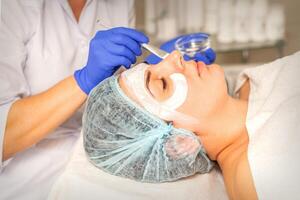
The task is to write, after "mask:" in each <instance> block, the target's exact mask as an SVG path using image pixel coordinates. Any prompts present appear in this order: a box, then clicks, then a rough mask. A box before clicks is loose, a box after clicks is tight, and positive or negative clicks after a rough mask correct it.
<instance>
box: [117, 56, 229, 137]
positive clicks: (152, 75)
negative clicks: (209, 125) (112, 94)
mask: <svg viewBox="0 0 300 200" xmlns="http://www.w3.org/2000/svg"><path fill="white" fill-rule="evenodd" d="M174 73H181V74H183V75H184V76H185V78H186V80H187V84H188V95H187V98H186V100H185V102H184V103H183V104H182V105H181V106H180V107H179V108H177V109H176V110H177V111H178V112H181V113H184V114H187V115H189V116H192V117H194V118H196V119H198V120H199V124H201V123H202V122H203V119H205V121H206V120H207V119H208V118H209V117H211V116H213V115H214V114H215V113H216V112H218V110H220V108H222V105H223V104H224V102H226V100H227V98H228V94H227V85H226V81H225V76H224V71H223V69H222V68H221V67H220V66H219V65H216V64H213V65H209V66H207V65H205V64H204V63H203V62H195V61H184V60H183V58H182V56H181V54H180V53H179V52H178V51H173V52H172V53H171V54H170V55H169V56H168V57H167V58H165V59H164V60H163V61H161V62H160V63H158V64H156V65H149V68H148V69H147V71H146V73H145V84H146V87H147V89H148V91H149V93H150V94H151V95H152V96H153V98H154V99H156V100H157V101H159V102H161V101H164V100H166V99H168V98H170V97H171V96H172V94H173V92H174V85H173V82H172V80H171V79H170V75H171V74H174ZM147 79H148V81H147ZM146 82H148V84H147V83H146ZM119 84H120V87H121V88H122V90H123V91H124V93H125V94H126V95H127V96H128V97H129V98H131V99H132V100H133V101H135V102H137V103H139V102H138V100H137V98H136V97H135V95H134V94H133V93H132V92H131V91H130V89H129V87H128V86H127V85H126V82H125V81H124V80H123V79H122V76H120V79H119ZM173 125H174V126H175V127H178V128H185V129H188V130H190V131H193V132H197V129H198V126H197V125H195V124H193V125H191V124H187V123H185V122H181V121H180V120H176V119H174V120H173Z"/></svg>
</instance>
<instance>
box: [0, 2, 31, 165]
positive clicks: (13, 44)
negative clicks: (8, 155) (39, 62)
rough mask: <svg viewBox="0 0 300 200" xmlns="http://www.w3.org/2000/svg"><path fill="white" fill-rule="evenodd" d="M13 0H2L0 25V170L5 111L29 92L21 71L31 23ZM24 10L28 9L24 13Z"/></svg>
mask: <svg viewBox="0 0 300 200" xmlns="http://www.w3.org/2000/svg"><path fill="white" fill-rule="evenodd" d="M20 2H22V1H16V0H2V5H1V7H2V12H1V26H0V83H1V84H0V148H1V153H0V159H1V160H0V170H1V167H3V163H2V162H3V160H2V159H3V155H2V154H3V141H4V133H5V126H6V121H7V115H8V112H9V109H10V107H11V105H12V103H13V102H14V101H16V100H17V99H20V98H23V97H25V96H28V95H30V90H29V87H28V84H27V81H26V77H25V75H24V71H25V70H26V66H25V63H26V55H27V52H26V43H27V42H28V41H29V39H30V36H31V35H32V31H31V30H32V27H33V23H32V22H30V20H28V18H29V16H28V11H29V10H30V9H25V7H24V5H22V4H21V3H20ZM26 12H27V13H26Z"/></svg>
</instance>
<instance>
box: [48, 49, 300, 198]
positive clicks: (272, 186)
mask: <svg viewBox="0 0 300 200" xmlns="http://www.w3.org/2000/svg"><path fill="white" fill-rule="evenodd" d="M247 77H248V78H249V79H250V87H251V92H250V96H249V107H248V113H247V129H248V134H249V139H250V143H249V147H248V159H249V164H250V168H251V172H252V176H253V179H254V184H255V187H256V191H257V194H258V197H259V199H272V200H273V199H300V191H299V189H298V188H299V186H298V185H299V184H298V182H299V180H300V161H299V155H300V52H298V53H296V54H294V55H292V56H289V57H286V58H283V59H280V60H277V61H275V62H272V63H269V64H266V65H262V66H259V67H257V68H249V69H246V70H244V72H243V73H242V74H241V75H240V76H239V78H238V81H237V83H236V86H235V88H236V91H237V89H238V88H239V87H240V86H241V85H242V83H243V82H244V81H245V80H246V79H247ZM82 143H83V142H82V138H81V139H80V140H79V142H78V144H77V147H76V149H75V152H74V154H73V156H72V158H71V160H70V162H69V164H68V165H67V167H66V169H65V171H64V173H63V174H62V175H61V177H60V178H59V180H58V181H57V182H56V184H55V185H54V187H53V188H52V192H51V194H50V196H49V199H63V200H67V199H72V200H76V199H105V200H117V199H118V200H119V199H122V200H126V199H128V200H129V199H130V200H150V199H156V200H159V199H163V200H169V199H170V200H177V199H178V200H183V199H184V200H198V199H199V200H200V199H205V200H211V199H222V200H223V199H227V195H226V191H225V188H224V183H223V179H222V176H221V174H220V172H219V171H218V170H216V169H214V170H213V171H212V172H211V173H208V174H202V175H200V174H199V175H195V176H193V177H190V178H187V179H184V180H180V181H176V182H172V183H163V184H147V183H139V182H135V181H132V180H128V179H124V178H120V177H116V176H112V175H109V174H106V173H104V172H102V171H101V170H99V169H98V168H96V167H94V166H93V165H92V164H90V163H89V161H88V160H87V159H86V156H85V153H84V150H83V144H82Z"/></svg>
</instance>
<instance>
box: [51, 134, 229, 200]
mask: <svg viewBox="0 0 300 200" xmlns="http://www.w3.org/2000/svg"><path fill="white" fill-rule="evenodd" d="M48 199H51V200H53V199H61V200H68V199H70V200H76V199H78V200H79V199H80V200H82V199H87V200H90V199H97V200H99V199H103V200H152V199H153V200H159V199H162V200H183V199H184V200H200V199H213V200H219V199H222V200H223V199H225V200H226V199H227V195H226V191H225V188H224V184H223V178H222V176H221V174H220V172H219V171H217V170H216V169H214V170H212V172H211V173H209V174H198V175H195V176H193V177H190V178H187V179H184V180H179V181H176V182H171V183H162V184H149V183H140V182H136V181H133V180H129V179H124V178H121V177H117V176H113V175H110V174H107V173H105V172H103V171H101V170H100V169H98V168H96V167H94V166H93V165H92V164H91V163H90V162H89V161H88V160H87V158H86V156H85V152H84V149H83V141H82V137H80V139H79V141H78V143H77V145H76V147H75V151H74V154H73V155H72V157H71V160H70V162H69V164H68V165H67V167H66V169H65V171H64V172H63V174H62V175H61V176H60V178H59V179H58V181H57V182H56V183H55V185H54V186H53V188H52V191H51V193H50V196H49V197H48Z"/></svg>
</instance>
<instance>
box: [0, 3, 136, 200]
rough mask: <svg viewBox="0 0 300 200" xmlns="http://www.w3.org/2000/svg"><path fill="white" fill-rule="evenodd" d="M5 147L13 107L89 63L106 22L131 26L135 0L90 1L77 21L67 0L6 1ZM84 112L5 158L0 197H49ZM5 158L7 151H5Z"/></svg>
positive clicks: (1, 61)
mask: <svg viewBox="0 0 300 200" xmlns="http://www.w3.org/2000/svg"><path fill="white" fill-rule="evenodd" d="M1 8H2V10H1V25H0V26H1V27H0V150H1V152H3V150H2V149H3V138H4V131H5V125H6V119H7V114H8V111H9V109H10V107H11V105H12V103H13V102H14V101H16V100H17V99H20V98H23V97H26V96H30V95H35V94H37V93H39V92H42V91H45V90H47V89H48V88H50V87H52V86H53V85H54V84H56V83H57V82H59V81H60V80H62V79H64V78H66V77H67V76H69V75H71V74H73V73H74V71H75V70H76V69H79V68H81V67H82V66H84V65H85V64H86V61H87V55H88V45H89V41H90V39H91V38H92V37H93V35H94V34H95V32H96V31H97V30H101V29H105V27H104V26H103V24H104V25H106V26H131V25H133V23H134V9H133V8H134V1H133V0H87V3H86V6H85V8H84V9H83V11H82V14H81V16H80V20H79V22H78V23H77V22H76V20H75V18H74V16H73V13H72V10H71V8H70V7H69V4H68V2H67V0H2V5H1ZM80 124H81V112H80V111H78V112H77V113H76V114H74V116H73V117H72V118H71V119H69V120H68V121H67V122H66V123H64V124H63V125H62V126H60V127H59V128H57V129H56V130H55V131H54V133H52V134H51V135H50V136H49V137H48V138H46V139H44V140H42V141H41V142H40V143H38V144H36V145H35V146H34V147H31V148H29V149H27V150H26V151H24V152H21V153H18V154H17V155H15V156H14V158H12V159H11V160H9V161H6V162H4V163H2V162H0V169H1V174H0V199H30V200H34V199H45V198H46V197H47V195H48V192H49V190H50V188H51V185H52V184H53V182H54V181H55V180H56V178H57V177H58V175H59V174H60V172H61V171H62V169H63V168H64V166H65V164H66V162H67V161H68V159H69V155H70V152H71V150H72V147H73V144H74V143H75V141H76V139H77V137H78V133H79V131H80ZM0 161H2V153H0Z"/></svg>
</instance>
